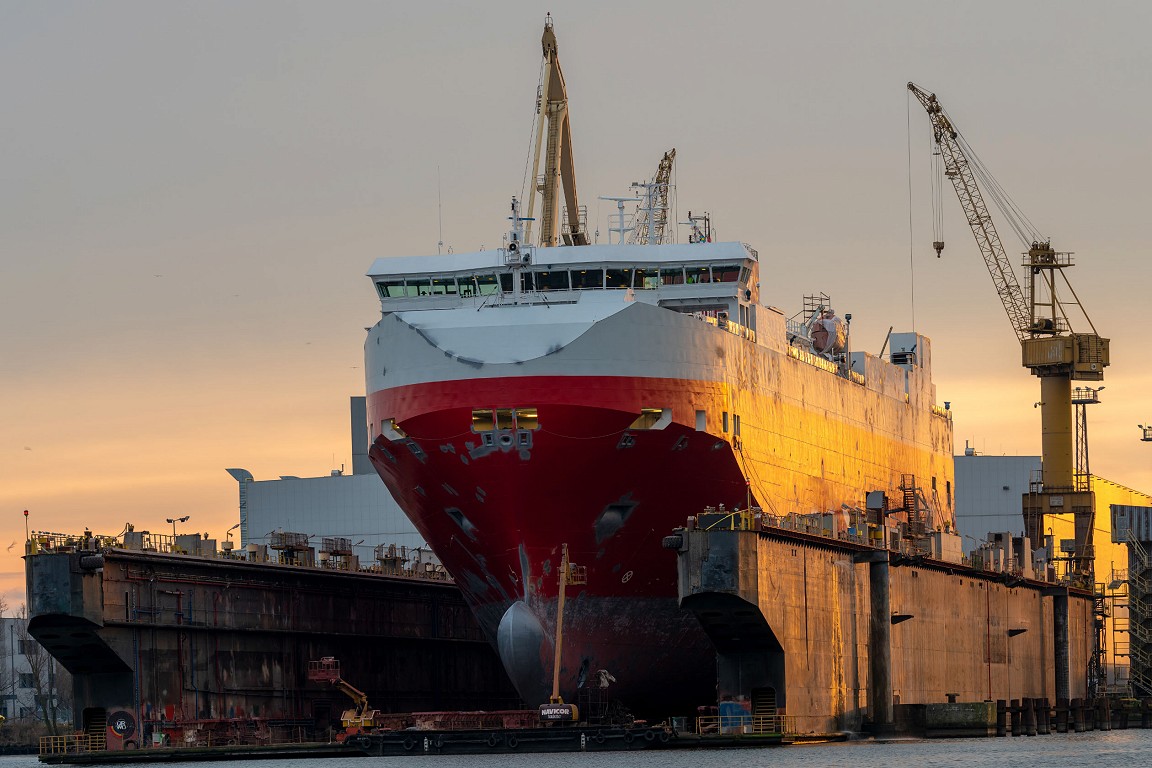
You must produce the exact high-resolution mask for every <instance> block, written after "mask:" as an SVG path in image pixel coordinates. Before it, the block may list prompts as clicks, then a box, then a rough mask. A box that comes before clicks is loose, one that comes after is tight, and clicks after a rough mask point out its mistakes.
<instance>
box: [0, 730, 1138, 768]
mask: <svg viewBox="0 0 1152 768" xmlns="http://www.w3.org/2000/svg"><path fill="white" fill-rule="evenodd" d="M1150 753H1152V730H1123V731H1093V732H1089V733H1079V734H1053V735H1050V736H1037V737H1015V738H1013V737H1007V738H986V739H936V740H931V741H925V740H915V739H907V740H903V739H900V740H892V741H885V742H872V741H850V742H842V743H833V744H809V745H803V746H790V747H761V748H747V749H724V750H719V749H717V750H675V751H664V750H653V751H645V752H589V753H583V754H581V753H567V754H527V753H526V754H515V755H509V754H500V755H495V754H494V755H431V756H428V757H427V758H426V759H427V763H426V764H427V765H429V766H435V768H505V767H506V766H507V767H508V768H518V767H520V766H522V767H523V768H549V766H580V767H581V768H699V766H702V765H707V766H708V767H709V768H759V767H760V766H801V767H802V768H843V767H844V766H852V768H972V767H974V766H980V765H987V764H989V763H990V761H995V762H996V764H1000V765H1013V766H1020V768H1033V766H1044V768H1082V766H1085V765H1089V764H1090V765H1092V768H1137V766H1141V765H1147V763H1146V762H1145V761H1146V760H1147V759H1148V755H1149V754H1150ZM252 762H253V761H240V760H236V761H223V762H214V763H212V765H214V766H217V767H218V768H241V766H245V768H252ZM323 763H327V764H328V766H330V768H338V766H344V768H400V767H401V766H411V765H420V764H425V763H424V762H423V761H422V760H421V759H420V757H412V756H405V757H353V758H327V759H320V760H318V759H316V758H303V759H295V760H261V761H259V762H258V763H256V764H257V765H259V766H260V768H315V766H317V765H318V764H323ZM171 764H172V763H171V762H168V761H165V762H163V763H161V762H157V763H135V765H138V766H143V767H144V768H159V766H162V765H165V766H170V765H171ZM38 765H39V762H38V761H37V759H36V757H35V756H34V755H12V756H4V757H0V768H34V767H35V766H38ZM328 766H326V768H328Z"/></svg>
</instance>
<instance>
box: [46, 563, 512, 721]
mask: <svg viewBox="0 0 1152 768" xmlns="http://www.w3.org/2000/svg"><path fill="white" fill-rule="evenodd" d="M26 574H27V582H28V596H29V608H30V610H29V613H30V622H29V630H30V632H31V633H32V635H33V636H34V637H35V638H36V639H37V640H38V641H39V642H40V643H41V644H42V645H44V647H45V648H47V649H48V651H49V652H50V653H51V654H52V655H53V656H54V657H56V658H57V659H59V660H60V662H61V663H62V664H63V665H64V666H65V667H66V668H67V669H68V670H69V672H71V673H72V675H73V680H74V686H75V696H76V706H75V712H76V713H77V722H76V727H77V728H82V729H87V728H88V727H90V726H91V724H92V722H93V721H97V722H98V720H99V718H100V717H101V716H105V715H109V714H111V713H113V712H116V713H125V712H126V713H130V714H131V715H132V717H133V719H134V720H135V721H136V725H137V727H136V730H135V734H136V737H135V738H136V739H137V743H138V744H139V739H140V738H141V737H147V735H148V734H147V731H148V730H149V728H148V725H147V724H148V723H153V724H154V725H153V729H156V728H158V727H159V725H157V724H159V723H160V722H161V721H163V722H164V723H173V722H181V721H184V722H187V721H194V720H201V721H204V720H255V719H262V720H280V721H288V722H299V723H300V724H301V725H302V726H305V727H307V726H314V727H316V728H317V730H318V731H323V729H324V728H325V727H326V726H327V725H334V726H335V727H336V728H339V727H340V723H339V718H340V713H341V712H342V711H343V710H344V709H346V708H347V707H348V706H349V705H350V704H351V702H350V700H349V699H347V698H346V697H345V696H343V695H342V694H341V693H340V692H339V691H336V690H334V689H332V688H329V687H325V686H323V685H321V684H318V683H314V682H309V681H308V680H307V667H308V662H309V661H311V660H315V659H319V658H321V657H324V656H335V657H336V658H338V659H339V660H340V662H341V664H342V670H343V676H344V678H345V679H346V680H348V681H349V682H350V683H351V684H352V685H354V686H355V687H357V688H360V689H361V690H363V691H365V692H366V693H367V694H368V697H369V702H370V705H371V706H372V707H374V708H377V709H379V710H381V711H383V712H406V711H427V710H454V709H504V708H508V707H515V706H518V705H519V698H518V697H517V696H516V694H515V692H514V690H513V689H512V687H511V684H510V683H509V681H508V679H507V677H506V676H505V674H504V672H503V669H502V667H501V665H500V662H499V660H498V659H497V657H496V655H495V653H494V652H493V650H492V649H491V647H490V646H489V645H488V643H487V642H486V641H485V639H484V638H483V636H482V634H481V632H480V628H479V626H478V625H477V624H476V622H475V620H474V619H473V618H472V615H471V612H470V611H469V610H468V607H467V606H466V605H465V603H464V601H463V598H462V596H461V595H460V593H459V590H457V589H456V587H455V586H454V585H452V584H450V583H446V582H442V581H441V582H434V581H428V580H424V579H417V578H406V577H390V576H381V575H372V574H362V573H355V572H351V573H350V572H342V571H333V570H326V569H320V568H301V567H298V566H281V565H271V564H264V563H247V562H243V561H234V560H224V559H219V558H201V557H194V556H183V555H171V554H157V553H148V552H139V551H129V550H115V549H112V550H104V551H102V552H93V551H82V552H58V553H40V554H34V555H29V556H28V557H27V558H26ZM111 741H112V735H111V734H110V743H111Z"/></svg>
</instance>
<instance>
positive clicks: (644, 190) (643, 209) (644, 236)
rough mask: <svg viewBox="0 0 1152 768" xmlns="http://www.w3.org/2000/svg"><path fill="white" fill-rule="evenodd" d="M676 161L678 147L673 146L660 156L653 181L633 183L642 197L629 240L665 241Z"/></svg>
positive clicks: (638, 241) (654, 242)
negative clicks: (669, 198)
mask: <svg viewBox="0 0 1152 768" xmlns="http://www.w3.org/2000/svg"><path fill="white" fill-rule="evenodd" d="M675 161H676V148H675V147H673V148H672V149H670V150H668V151H667V152H665V153H664V157H662V158H660V164H659V165H658V166H656V175H655V176H653V177H652V181H647V182H636V183H635V184H633V185H632V186H633V187H634V188H637V189H639V190H640V191H641V195H642V197H641V203H640V207H639V209H638V210H637V211H636V226H635V227H634V228H633V229H632V234H631V236H630V237H629V239H628V242H630V243H632V244H634V245H660V244H661V243H663V242H664V229H665V227H666V226H667V224H668V193H669V190H670V189H671V187H672V164H673V163H674V162H675Z"/></svg>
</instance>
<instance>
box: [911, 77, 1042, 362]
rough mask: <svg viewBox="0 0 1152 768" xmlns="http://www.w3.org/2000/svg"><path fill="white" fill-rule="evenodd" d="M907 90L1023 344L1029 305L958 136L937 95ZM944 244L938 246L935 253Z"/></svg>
mask: <svg viewBox="0 0 1152 768" xmlns="http://www.w3.org/2000/svg"><path fill="white" fill-rule="evenodd" d="M908 90H910V91H912V94H913V95H914V96H915V97H916V98H917V100H919V102H920V103H921V104H922V105H923V106H924V109H925V110H926V111H927V112H928V118H929V119H930V120H931V121H932V137H933V139H934V140H935V141H936V144H937V145H938V146H939V147H940V152H941V153H942V155H943V157H944V175H945V176H947V177H948V178H949V179H950V180H951V181H952V186H953V187H954V188H955V190H956V197H958V198H959V199H960V206H961V207H962V208H963V209H964V216H965V217H966V218H967V219H968V226H969V227H970V228H971V230H972V234H973V236H975V238H976V244H977V246H978V247H979V248H980V255H981V256H983V257H984V264H985V265H986V266H987V267H988V274H989V275H991V276H992V283H993V284H994V285H995V287H996V293H997V295H999V296H1000V303H1001V304H1003V305H1004V311H1005V312H1006V313H1007V314H1008V321H1009V322H1010V323H1011V324H1012V330H1013V331H1015V333H1016V338H1018V339H1020V340H1021V341H1023V340H1024V339H1026V338H1027V337H1028V327H1029V325H1031V318H1030V311H1029V307H1028V302H1027V301H1026V300H1025V298H1024V292H1023V291H1022V290H1020V284H1019V283H1018V282H1017V281H1016V273H1015V271H1014V270H1013V268H1012V264H1011V262H1009V261H1008V256H1007V254H1005V252H1004V246H1003V245H1002V244H1001V242H1000V235H999V234H998V233H997V232H996V226H995V224H994V223H993V222H992V217H991V216H990V215H989V213H988V206H987V205H986V204H985V203H984V196H983V195H982V194H981V193H980V187H979V186H978V185H977V184H976V177H975V175H974V174H973V173H972V167H971V165H969V163H968V158H967V157H965V155H964V151H963V150H962V149H961V148H960V143H959V134H958V132H957V131H956V130H955V128H953V127H952V121H951V120H949V119H948V116H947V115H946V114H944V110H943V108H942V107H941V106H940V102H938V101H937V100H936V94H934V93H928V92H927V91H925V90H924V89H922V88H920V87H919V86H917V85H916V84H915V83H908ZM942 247H943V244H942V243H940V244H938V246H937V253H939V250H940V248H942Z"/></svg>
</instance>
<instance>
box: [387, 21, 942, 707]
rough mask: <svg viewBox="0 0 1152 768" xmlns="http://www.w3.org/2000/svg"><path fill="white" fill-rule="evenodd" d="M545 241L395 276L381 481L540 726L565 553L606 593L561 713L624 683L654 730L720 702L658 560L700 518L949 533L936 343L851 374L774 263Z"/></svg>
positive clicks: (578, 641) (575, 233) (860, 365)
mask: <svg viewBox="0 0 1152 768" xmlns="http://www.w3.org/2000/svg"><path fill="white" fill-rule="evenodd" d="M549 36H550V27H546V29H545V46H544V48H545V58H546V60H547V59H548V57H549ZM551 44H552V46H553V50H552V53H553V54H554V52H555V51H554V38H553V39H552V40H551ZM557 77H558V78H559V80H560V82H561V83H562V77H559V76H558V69H557ZM545 80H546V82H545V85H544V87H543V90H542V93H543V94H544V95H545V96H548V94H549V93H550V91H549V87H550V86H549V81H548V79H547V78H545ZM551 83H552V85H554V84H555V80H552V81H551ZM549 99H550V101H549V105H547V106H546V107H545V109H544V111H545V112H547V113H548V114H549V115H550V116H551V115H552V114H553V111H554V110H553V109H552V106H551V97H549ZM566 115H567V113H566V111H564V112H563V118H562V122H561V123H560V124H559V125H560V126H561V129H560V130H559V131H558V134H559V135H560V136H562V137H565V138H566V137H567V136H568V134H569V130H568V126H567V117H566ZM545 146H547V147H548V150H547V154H548V155H549V158H550V159H551V156H552V155H553V154H554V153H553V151H552V147H553V144H552V142H551V141H550V142H546V143H545ZM566 157H567V158H568V162H570V158H571V154H570V151H569V152H568V154H567V155H566ZM558 167H559V171H560V172H561V173H562V172H563V170H564V169H563V164H562V163H560V165H559V166H558ZM549 174H552V170H551V166H549V167H548V168H546V174H545V178H546V179H547V178H548V177H549ZM567 186H568V185H565V189H567ZM573 194H574V193H573ZM568 203H569V212H570V213H572V212H575V210H576V206H575V205H574V199H573V198H569V200H568ZM556 206H557V203H556V201H555V200H551V201H549V200H547V199H546V200H545V204H544V206H543V208H544V214H543V215H542V220H543V221H545V222H547V221H548V219H549V218H550V217H552V218H555V217H554V213H555V210H556ZM529 210H530V211H531V209H529ZM663 216H664V217H665V218H666V216H667V213H666V212H665V213H664V214H663ZM533 218H534V217H533V216H532V214H531V212H529V215H528V216H522V215H521V213H520V211H519V209H518V208H517V204H516V202H515V201H514V202H513V212H512V221H513V226H512V231H511V232H509V234H508V235H507V236H506V238H505V240H504V246H503V247H502V248H499V249H493V250H487V251H482V252H477V253H467V254H448V255H441V256H427V257H404V256H399V257H392V258H382V259H378V260H377V261H376V262H375V263H374V264H373V265H372V267H371V270H370V272H369V275H370V277H371V279H372V280H373V282H374V284H375V286H376V289H377V291H378V294H379V297H380V301H381V311H382V317H381V319H380V321H379V322H378V323H376V324H375V326H374V327H372V328H371V329H370V330H369V332H368V335H367V339H366V344H365V357H366V367H365V370H366V376H367V393H368V417H369V423H370V429H371V439H372V447H371V449H370V452H369V453H370V457H371V459H372V461H373V463H374V465H375V467H376V469H377V471H378V472H379V473H380V475H381V477H382V478H383V480H384V482H385V483H386V484H387V486H388V488H389V490H390V491H391V492H392V494H393V495H394V496H395V498H396V500H397V501H398V502H399V504H400V505H401V507H402V508H403V509H404V511H405V513H406V514H407V515H408V516H409V517H410V518H411V519H412V521H413V522H414V524H415V525H416V527H417V529H418V530H419V531H420V533H421V534H423V536H424V537H425V538H426V539H427V541H428V542H429V544H431V546H432V548H433V549H434V550H435V552H436V553H437V555H438V556H439V557H440V559H441V560H442V562H443V563H444V564H445V566H446V567H447V568H448V569H449V571H450V572H451V573H452V575H453V577H454V578H455V580H456V582H457V584H458V585H459V586H460V588H461V589H462V591H463V593H464V595H465V599H466V600H467V601H468V602H469V604H470V605H471V607H472V609H473V610H474V612H475V613H476V616H477V618H478V619H479V622H480V625H481V627H482V628H483V629H484V631H485V632H486V634H487V635H488V637H489V640H490V641H491V642H492V643H494V644H495V645H496V647H497V648H498V651H499V653H500V657H501V659H502V661H503V663H504V665H505V668H506V669H507V671H508V673H509V676H510V677H511V678H512V680H513V682H514V684H515V685H516V686H517V688H518V690H519V692H520V694H521V696H522V697H523V698H524V699H525V700H526V701H527V702H528V703H529V704H537V703H542V702H545V701H547V700H548V698H549V693H550V688H551V683H552V660H553V651H554V649H553V645H552V643H553V640H552V638H553V636H554V633H555V627H556V619H557V617H556V605H557V597H558V591H559V586H558V582H559V579H558V571H559V568H560V563H561V552H562V548H563V546H564V545H567V549H568V552H569V556H570V560H571V562H572V563H575V564H578V565H580V566H582V567H584V568H586V583H584V584H580V585H573V586H570V587H568V602H567V607H566V608H565V613H564V617H563V628H564V631H563V643H562V644H563V648H562V652H563V653H562V656H561V659H562V661H561V668H560V674H559V680H560V692H561V694H562V696H563V697H565V698H566V699H567V700H572V699H573V698H574V697H575V696H576V695H577V693H578V688H579V687H581V686H583V685H585V684H586V683H587V684H589V685H590V684H591V681H592V680H593V679H596V680H597V681H601V680H604V681H607V680H610V679H611V678H614V679H615V681H614V682H612V684H611V692H612V695H613V696H614V697H615V698H617V699H619V700H621V701H623V702H624V703H625V704H626V705H627V706H629V707H630V708H631V709H632V710H633V711H634V712H637V713H641V714H643V713H655V712H659V713H664V714H668V713H681V712H688V711H691V710H694V709H695V707H696V706H697V705H700V704H706V703H708V702H709V701H711V702H713V703H714V702H715V690H716V688H715V686H716V674H715V663H714V655H713V650H712V648H711V645H710V643H709V640H708V638H707V636H706V635H705V634H704V632H703V631H702V630H701V628H700V625H699V623H698V622H697V621H696V619H695V618H694V617H693V616H692V615H690V614H689V613H687V612H685V611H682V610H680V608H679V607H678V605H677V583H676V558H675V556H674V555H673V554H672V553H670V552H668V551H665V550H663V549H662V548H661V539H662V537H663V536H665V535H666V534H667V533H668V532H669V531H670V530H671V529H673V528H674V527H676V526H678V525H683V524H684V521H685V519H686V518H687V517H688V516H689V515H693V514H695V513H696V512H698V511H700V510H703V509H705V508H706V507H713V508H716V509H730V510H731V509H737V508H739V509H747V508H748V507H758V508H759V509H760V510H762V514H764V515H772V516H788V515H794V514H803V515H810V514H813V513H817V514H825V515H828V516H829V517H828V519H829V520H830V524H831V525H838V526H842V527H843V526H848V525H851V524H852V519H853V515H855V514H856V513H858V512H859V511H861V510H862V509H863V508H864V507H865V495H866V493H867V492H868V491H873V490H878V491H884V492H887V493H888V494H890V495H896V496H899V495H900V494H901V493H904V494H905V496H906V497H907V495H908V494H909V493H911V489H912V488H916V489H920V491H917V492H916V493H914V494H913V495H915V496H917V497H918V498H919V499H920V500H921V501H919V502H917V503H916V504H915V506H914V508H910V509H909V513H904V514H905V515H906V516H907V515H908V514H911V516H912V517H913V518H915V520H910V521H909V522H915V523H916V524H918V525H924V526H926V527H929V528H933V529H936V528H939V529H948V528H951V527H952V526H953V519H952V478H953V469H952V424H951V419H950V414H949V413H948V411H947V410H946V409H945V408H941V407H938V406H937V405H936V402H935V387H934V386H933V384H932V377H931V348H930V344H929V340H928V339H927V338H925V337H924V336H922V335H919V334H915V333H905V334H893V335H892V336H891V353H890V355H889V356H888V357H887V359H882V358H879V357H876V356H874V355H871V354H868V353H865V352H853V351H851V349H850V343H851V340H850V336H849V335H846V334H845V333H844V331H846V330H847V329H848V327H849V326H848V324H847V323H846V322H845V321H844V320H841V319H840V318H839V317H836V316H834V313H833V312H832V310H831V308H830V307H829V306H828V304H829V302H828V300H827V298H826V297H817V298H815V299H812V298H811V297H810V298H809V300H808V301H807V302H806V306H804V307H803V308H802V309H801V308H798V311H797V312H795V313H793V314H791V315H789V314H788V313H786V312H784V311H782V310H780V309H777V308H776V307H774V306H771V305H769V304H767V303H766V301H765V300H766V299H767V300H768V301H774V302H783V301H785V300H786V299H787V297H785V296H783V295H781V294H782V292H783V289H782V286H780V285H778V284H777V283H776V282H774V281H773V280H772V274H773V271H774V270H773V268H772V261H773V259H774V258H776V257H774V256H761V254H759V253H758V252H757V251H756V250H754V249H753V248H751V247H749V246H748V245H744V244H742V243H739V242H711V241H710V240H711V238H710V237H708V236H694V237H692V238H690V239H691V240H692V241H698V242H689V243H679V244H675V243H673V244H609V245H591V244H584V243H586V242H587V237H586V236H584V235H583V233H582V231H581V230H580V229H579V227H578V225H577V224H574V223H572V222H576V217H575V216H573V215H570V216H569V217H568V222H569V223H568V225H567V226H568V228H567V229H565V230H564V232H563V234H562V235H556V234H555V233H556V232H558V231H559V227H558V226H557V225H556V224H555V223H553V224H552V225H550V227H545V226H544V225H541V227H542V230H544V231H542V232H541V237H542V240H543V245H551V244H553V243H556V244H561V243H571V244H572V245H570V246H569V247H543V246H542V245H533V244H532V242H531V238H530V236H529V235H528V234H526V233H525V231H524V221H525V220H527V219H533ZM650 221H652V219H650ZM529 226H531V224H529ZM652 239H653V238H649V240H648V242H649V243H650V242H652ZM849 319H850V315H845V320H849ZM913 478H914V480H913ZM901 489H903V490H901ZM601 670H606V671H607V673H608V674H607V675H601V674H600V671H601Z"/></svg>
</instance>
